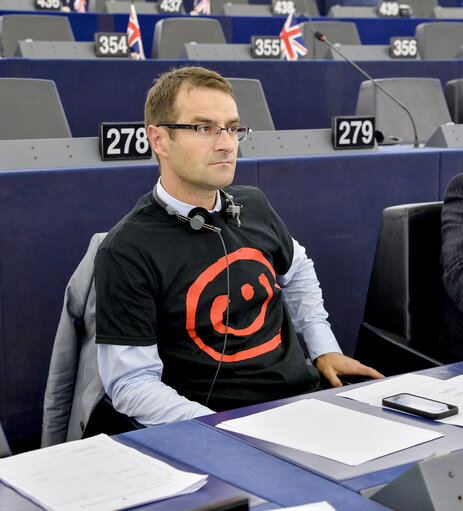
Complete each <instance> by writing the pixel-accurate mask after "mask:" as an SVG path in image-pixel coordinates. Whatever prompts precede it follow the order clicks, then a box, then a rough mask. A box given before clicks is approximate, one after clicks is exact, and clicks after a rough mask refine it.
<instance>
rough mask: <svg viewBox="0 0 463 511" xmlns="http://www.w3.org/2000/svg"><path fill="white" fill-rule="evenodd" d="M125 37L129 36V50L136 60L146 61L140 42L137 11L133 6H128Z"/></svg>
mask: <svg viewBox="0 0 463 511" xmlns="http://www.w3.org/2000/svg"><path fill="white" fill-rule="evenodd" d="M127 35H128V36H129V48H130V51H131V52H132V53H136V54H137V55H138V58H140V59H146V57H145V52H144V50H143V42H142V40H141V32H140V25H139V24H138V16H137V11H136V10H135V5H133V4H132V5H131V6H130V17H129V24H128V25H127Z"/></svg>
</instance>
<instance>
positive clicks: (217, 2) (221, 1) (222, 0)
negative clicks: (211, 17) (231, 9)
mask: <svg viewBox="0 0 463 511" xmlns="http://www.w3.org/2000/svg"><path fill="white" fill-rule="evenodd" d="M230 3H232V4H233V5H236V4H239V5H243V4H245V5H248V4H249V2H248V0H211V14H225V12H224V10H223V7H224V5H225V4H230Z"/></svg>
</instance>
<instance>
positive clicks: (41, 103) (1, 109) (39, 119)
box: [0, 78, 72, 140]
mask: <svg viewBox="0 0 463 511" xmlns="http://www.w3.org/2000/svg"><path fill="white" fill-rule="evenodd" d="M0 119H1V122H0V140H23V139H34V138H69V137H71V136H72V135H71V130H70V129H69V125H68V122H67V119H66V115H65V113H64V110H63V106H62V104H61V100H60V97H59V94H58V90H57V89H56V85H55V82H53V81H52V80H36V79H30V78H0Z"/></svg>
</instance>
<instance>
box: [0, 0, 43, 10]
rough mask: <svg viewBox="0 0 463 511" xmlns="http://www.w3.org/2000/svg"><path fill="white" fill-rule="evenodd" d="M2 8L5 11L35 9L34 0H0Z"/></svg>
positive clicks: (0, 7)
mask: <svg viewBox="0 0 463 511" xmlns="http://www.w3.org/2000/svg"><path fill="white" fill-rule="evenodd" d="M0 9H2V10H5V11H34V10H35V1H34V0H0Z"/></svg>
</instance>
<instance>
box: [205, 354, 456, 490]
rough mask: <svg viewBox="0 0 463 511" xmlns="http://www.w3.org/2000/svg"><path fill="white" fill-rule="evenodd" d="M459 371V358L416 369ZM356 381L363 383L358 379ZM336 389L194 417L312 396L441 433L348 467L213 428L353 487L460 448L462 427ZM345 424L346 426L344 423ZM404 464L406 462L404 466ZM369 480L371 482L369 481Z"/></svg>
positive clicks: (208, 420)
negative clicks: (442, 365) (357, 398)
mask: <svg viewBox="0 0 463 511" xmlns="http://www.w3.org/2000/svg"><path fill="white" fill-rule="evenodd" d="M462 371H463V362H462V363H459V364H454V365H453V367H452V368H451V369H450V370H447V369H446V368H444V369H442V368H437V369H436V370H434V369H427V370H425V371H420V373H421V374H427V375H429V376H433V377H436V378H442V379H446V378H449V377H452V376H456V375H457V374H461V373H462ZM455 373H456V374H455ZM367 384H368V383H367ZM358 385H365V384H364V383H362V384H358ZM338 392H341V389H329V390H324V391H320V392H315V393H312V394H305V395H303V396H296V397H294V398H290V399H281V400H278V401H273V402H270V403H264V404H261V405H254V406H249V407H245V408H240V409H236V410H231V411H228V412H221V413H217V414H214V415H210V416H206V417H202V418H199V419H195V420H196V421H198V422H200V423H201V424H207V425H209V426H215V425H217V424H219V423H220V422H223V421H225V420H230V419H234V418H237V417H243V416H247V415H250V414H253V413H257V412H260V411H263V410H268V409H270V408H274V407H276V406H281V405H284V404H287V403H291V402H294V401H297V400H299V399H304V398H308V399H310V398H314V399H319V400H322V401H327V402H330V403H333V404H335V405H339V406H342V407H344V408H349V409H352V410H356V411H359V412H363V413H366V414H369V415H375V416H377V417H382V418H384V419H389V420H394V421H396V422H402V423H404V424H410V425H413V426H417V427H423V428H426V429H429V430H432V431H436V432H439V433H442V434H443V435H444V436H443V437H441V438H437V439H436V440H433V441H431V442H426V443H424V444H420V445H417V446H414V447H410V448H409V449H405V450H403V451H399V452H396V453H393V454H390V455H388V456H383V457H381V458H378V459H375V460H372V461H369V462H366V463H362V464H361V465H358V466H355V467H351V466H349V465H345V464H343V463H339V462H337V461H333V460H330V459H328V458H324V457H322V456H317V455H315V454H311V453H307V452H303V451H299V450H297V449H291V448H287V447H283V446H280V445H278V444H274V443H271V442H266V441H263V440H260V439H256V438H251V437H248V436H245V435H239V434H237V433H233V432H230V431H224V430H217V431H220V433H222V434H223V435H224V436H230V437H232V438H239V439H241V440H242V441H243V442H245V443H248V444H250V445H252V446H254V447H258V448H260V449H262V450H264V451H265V452H268V453H272V454H274V455H276V456H279V457H281V458H282V459H284V460H287V461H290V462H292V463H294V464H295V465H297V466H300V467H304V468H306V469H308V470H310V471H312V472H314V473H316V474H320V475H323V476H324V477H327V478H328V479H331V480H333V481H337V482H341V481H348V480H352V481H349V483H348V485H349V487H350V488H353V489H355V490H358V489H363V488H366V487H370V486H374V485H376V484H381V483H382V482H388V481H389V480H392V479H394V478H395V477H396V476H397V475H399V474H400V473H402V472H403V471H404V470H405V469H406V468H408V466H409V465H410V464H411V463H413V462H416V461H419V460H422V459H424V458H427V457H428V456H431V455H433V454H434V453H436V452H446V451H455V450H459V449H463V428H460V427H458V426H453V425H450V424H444V423H439V422H434V421H432V420H428V419H423V418H421V417H415V416H412V415H407V414H404V413H401V412H396V411H393V410H387V409H384V408H381V407H375V406H370V405H368V404H366V403H361V402H358V401H354V400H351V399H346V398H343V397H340V396H337V395H336V394H337V393H338ZM346 427H348V426H347V425H346ZM404 465H406V466H405V467H404ZM371 481H374V482H373V483H372V484H370V483H371ZM376 481H377V482H376ZM363 485H364V486H363ZM359 487H360V488H359Z"/></svg>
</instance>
